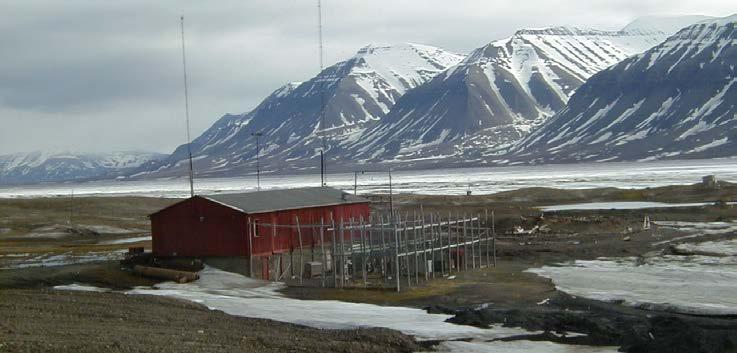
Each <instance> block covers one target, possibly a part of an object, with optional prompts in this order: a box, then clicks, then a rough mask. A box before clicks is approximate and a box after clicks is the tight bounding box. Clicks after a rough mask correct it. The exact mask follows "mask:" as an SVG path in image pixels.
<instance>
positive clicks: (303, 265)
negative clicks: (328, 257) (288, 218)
mask: <svg viewBox="0 0 737 353" xmlns="http://www.w3.org/2000/svg"><path fill="white" fill-rule="evenodd" d="M294 220H295V221H296V222H297V235H298V236H299V284H300V285H302V277H303V276H304V273H303V271H304V268H305V264H304V258H303V256H304V255H303V254H302V253H303V251H302V228H301V227H300V226H299V216H294ZM292 266H294V264H292Z"/></svg>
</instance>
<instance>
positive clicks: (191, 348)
mask: <svg viewBox="0 0 737 353" xmlns="http://www.w3.org/2000/svg"><path fill="white" fill-rule="evenodd" d="M418 350H423V348H422V347H420V346H419V345H417V344H416V343H415V342H414V340H413V339H412V338H410V337H408V336H405V335H403V334H401V333H398V332H395V331H391V330H385V329H357V330H318V329H313V328H307V327H303V326H298V325H291V324H286V323H280V322H275V321H270V320H261V319H248V318H240V317H233V316H229V315H227V314H225V313H223V312H220V311H212V310H209V309H207V308H205V307H203V306H200V305H197V304H192V303H188V302H184V301H179V300H174V299H168V298H160V297H151V296H128V295H124V294H119V293H95V292H78V291H57V290H0V352H34V353H35V352H414V351H418Z"/></svg>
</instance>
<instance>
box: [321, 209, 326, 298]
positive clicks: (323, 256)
mask: <svg viewBox="0 0 737 353" xmlns="http://www.w3.org/2000/svg"><path fill="white" fill-rule="evenodd" d="M320 252H321V253H322V276H320V277H322V278H321V280H322V287H323V288H325V274H326V273H327V272H326V269H327V266H328V259H327V256H326V255H325V219H324V218H320Z"/></svg>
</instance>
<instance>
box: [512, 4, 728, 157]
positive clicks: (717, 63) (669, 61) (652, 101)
mask: <svg viewBox="0 0 737 353" xmlns="http://www.w3.org/2000/svg"><path fill="white" fill-rule="evenodd" d="M736 27H737V15H734V16H730V17H726V18H722V19H716V20H709V21H705V22H701V23H699V24H695V25H692V26H689V27H687V28H685V29H683V30H681V31H679V32H678V33H677V34H675V35H674V36H672V37H670V38H669V39H668V40H667V41H665V42H664V43H662V44H660V45H658V46H656V47H654V48H652V49H651V50H648V51H646V52H645V53H643V54H640V55H637V56H634V57H632V58H629V59H627V60H624V61H623V62H621V63H619V64H617V65H615V66H613V67H611V68H609V69H607V70H604V71H602V72H600V73H598V74H597V75H595V76H593V77H592V78H591V79H589V81H588V82H587V83H586V84H584V85H583V86H582V87H581V88H579V89H578V91H577V92H576V94H575V95H574V96H573V97H572V98H571V100H570V102H569V104H568V106H567V107H566V108H565V109H563V110H562V111H561V112H560V113H559V114H558V115H556V116H555V117H554V118H552V119H551V120H550V121H549V122H548V123H546V124H545V125H544V126H543V127H541V128H540V129H539V130H538V131H536V132H535V133H533V134H531V135H530V136H529V137H528V138H526V139H525V140H524V141H522V142H521V143H520V145H519V146H517V147H516V148H515V150H514V157H513V159H515V160H524V161H532V162H573V161H587V160H589V161H603V160H636V159H654V158H702V157H703V158H712V157H721V156H733V155H735V151H737V149H735V148H736V147H737V146H736V144H735V141H737V140H736V139H737V116H735V114H737V72H735V66H737V29H736Z"/></svg>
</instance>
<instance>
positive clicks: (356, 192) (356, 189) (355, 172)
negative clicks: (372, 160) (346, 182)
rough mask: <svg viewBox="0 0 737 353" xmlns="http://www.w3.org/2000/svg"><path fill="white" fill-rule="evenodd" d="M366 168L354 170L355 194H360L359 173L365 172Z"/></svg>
mask: <svg viewBox="0 0 737 353" xmlns="http://www.w3.org/2000/svg"><path fill="white" fill-rule="evenodd" d="M365 172H366V171H365V170H354V171H353V195H357V194H358V173H361V174H363V173H365Z"/></svg>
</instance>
